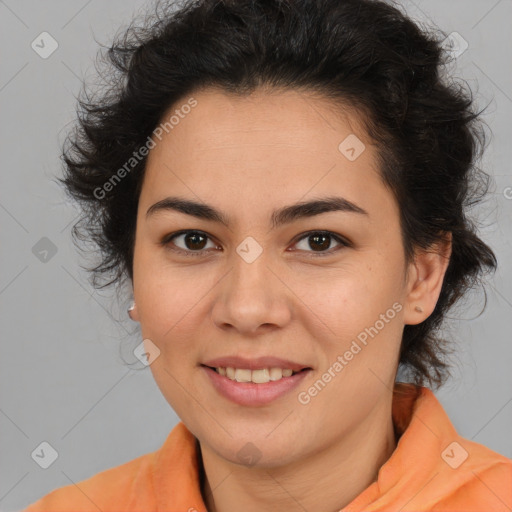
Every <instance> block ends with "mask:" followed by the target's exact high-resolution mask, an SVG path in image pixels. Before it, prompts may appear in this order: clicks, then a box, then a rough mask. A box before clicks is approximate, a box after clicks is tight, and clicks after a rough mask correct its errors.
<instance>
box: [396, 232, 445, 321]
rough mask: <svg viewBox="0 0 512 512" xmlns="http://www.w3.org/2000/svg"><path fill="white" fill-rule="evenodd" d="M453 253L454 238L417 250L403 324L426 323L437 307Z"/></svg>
mask: <svg viewBox="0 0 512 512" xmlns="http://www.w3.org/2000/svg"><path fill="white" fill-rule="evenodd" d="M451 253H452V234H451V233H446V234H445V235H443V238H442V239H440V240H439V241H438V242H436V243H434V244H433V245H432V246H431V247H429V248H428V249H418V250H417V251H416V253H415V255H414V260H413V261H412V262H411V263H410V264H409V268H408V275H407V297H406V300H405V313H404V323H405V324H406V325H416V324H419V323H421V322H423V321H424V320H426V319H427V318H428V317H429V316H430V315H431V314H432V312H433V311H434V308H435V307H436V304H437V300H438V298H439V294H440V293H441V288H442V286H443V280H444V276H445V274H446V269H447V268H448V263H449V262H450V256H451Z"/></svg>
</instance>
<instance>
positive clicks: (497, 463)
mask: <svg viewBox="0 0 512 512" xmlns="http://www.w3.org/2000/svg"><path fill="white" fill-rule="evenodd" d="M393 423H394V426H395V431H396V433H397V435H399V436H400V439H399V441H398V444H397V447H396V449H395V451H394V452H393V453H392V455H391V457H390V458H389V459H388V460H387V461H386V463H385V464H383V465H382V467H381V468H380V470H379V473H378V476H377V480H376V481H375V482H373V483H372V484H371V485H370V486H369V487H367V488H366V489H365V490H364V491H363V492H362V493H361V494H360V495H359V496H357V497H356V498H355V499H354V500H353V501H352V502H351V503H350V504H348V505H347V506H345V507H344V508H343V509H342V511H343V512H360V511H365V512H366V511H368V512H370V511H389V512H391V511H392V512H397V511H398V510H400V511H401V512H421V511H426V510H431V511H441V510H443V511H458V512H463V511H464V512H471V511H473V512H477V511H478V512H482V511H485V512H494V511H508V512H510V511H511V510H512V460H511V459H508V458H506V457H504V456H502V455H500V454H499V453H496V452H494V451H492V450H490V449H489V448H487V447H485V446H483V445H481V444H478V443H475V442H472V441H469V440H467V439H464V438H462V437H460V436H459V435H458V434H457V432H456V431H455V429H454V427H453V425H452V424H451V422H450V420H449V418H448V416H447V415H446V413H445V411H444V409H443V407H442V406H441V404H440V403H439V401H438V400H437V398H436V397H435V396H434V394H433V393H432V391H430V390H429V389H428V388H425V387H416V386H414V385H412V384H404V383H397V384H396V385H395V389H394V396H393ZM98 510H102V511H103V512H121V511H123V512H127V511H137V512H149V511H159V512H164V511H165V512H205V511H206V507H205V504H204V501H203V498H202V496H201V490H200V479H199V461H198V448H197V445H196V438H195V437H194V436H193V435H192V434H191V433H190V432H189V430H188V429H187V428H186V427H185V425H184V424H183V423H182V422H180V423H178V424H177V425H176V426H175V427H174V428H173V430H172V431H171V432H170V434H169V436H168V437H167V439H166V441H165V442H164V444H163V445H162V447H161V448H160V449H158V450H157V451H155V452H152V453H148V454H146V455H142V456H140V457H138V458H136V459H134V460H132V461H130V462H127V463H125V464H122V465H120V466H117V467H114V468H111V469H107V470H105V471H102V472H100V473H98V474H96V475H94V476H92V477H90V478H88V479H86V480H82V481H81V482H78V483H77V484H76V485H68V486H66V487H61V488H59V489H56V490H54V491H52V492H50V493H49V494H47V495H46V496H44V497H43V498H41V499H40V500H38V501H37V502H35V503H33V504H32V505H30V506H29V507H28V508H26V509H25V510H24V511H23V512H43V511H44V512H70V511H73V512H86V511H87V512H97V511H98Z"/></svg>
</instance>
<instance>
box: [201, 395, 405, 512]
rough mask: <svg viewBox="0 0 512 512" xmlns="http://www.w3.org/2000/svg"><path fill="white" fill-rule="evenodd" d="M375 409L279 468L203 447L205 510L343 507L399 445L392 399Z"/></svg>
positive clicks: (326, 510)
mask: <svg viewBox="0 0 512 512" xmlns="http://www.w3.org/2000/svg"><path fill="white" fill-rule="evenodd" d="M377 412H378V414H375V415H373V416H371V417H368V418H367V420H366V421H365V422H364V423H362V424H360V425H359V426H358V428H357V430H353V431H352V432H350V433H349V434H348V435H344V436H342V437H341V438H340V439H338V440H337V441H336V443H335V444H331V445H329V447H328V448H327V449H325V450H323V451H321V452H317V453H315V454H313V455H311V456H309V457H307V458H303V459H301V460H299V461H296V462H293V463H290V464H287V465H282V466H277V467H276V466H274V467H271V468H260V467H256V466H255V467H244V466H240V465H239V464H234V463H232V462H230V461H227V460H225V459H223V458H220V457H219V456H218V455H217V454H216V453H215V452H213V451H212V450H210V449H209V448H208V447H207V446H201V459H202V470H203V471H204V474H203V475H202V476H203V484H202V494H203V499H204V502H205V505H206V507H207V510H208V511H209V512H231V511H233V510H245V511H246V512H253V511H254V512H256V511H261V510H265V511H268V512H274V511H275V512H277V511H281V510H283V509H284V508H286V509H291V510H315V511H316V512H333V511H338V510H340V509H341V508H343V507H345V506H346V505H348V504H349V503H350V502H351V501H352V500H353V499H354V498H356V497H357V496H358V495H359V494H360V493H361V492H362V491H364V490H365V489H366V488H367V487H368V486H369V485H370V484H371V483H373V482H374V481H375V480H376V479H377V474H378V471H379V469H380V467H381V466H382V465H383V464H384V463H385V462H386V461H387V459H388V458H389V457H390V455H391V454H392V453H393V451H394V450H395V448H396V440H395V433H394V428H393V422H392V419H391V403H389V404H387V406H386V407H383V408H382V411H377Z"/></svg>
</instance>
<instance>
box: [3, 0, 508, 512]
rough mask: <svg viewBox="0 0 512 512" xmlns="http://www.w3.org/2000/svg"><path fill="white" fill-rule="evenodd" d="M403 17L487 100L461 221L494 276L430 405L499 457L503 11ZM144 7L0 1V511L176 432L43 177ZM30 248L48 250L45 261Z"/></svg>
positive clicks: (126, 325)
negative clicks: (112, 50) (105, 60)
mask: <svg viewBox="0 0 512 512" xmlns="http://www.w3.org/2000/svg"><path fill="white" fill-rule="evenodd" d="M402 5H403V6H404V8H405V9H406V11H407V12H408V14H409V15H410V16H412V17H413V18H414V19H415V20H419V21H421V22H425V23H429V24H430V23H434V24H436V25H438V26H439V27H441V28H442V29H443V30H444V32H445V33H446V34H449V33H451V32H454V31H456V32H458V33H459V34H461V35H462V36H463V38H464V39H465V40H466V41H467V42H468V43H469V48H468V49H467V51H466V52H464V53H463V54H462V55H461V56H460V57H458V58H457V60H456V62H455V64H454V65H453V66H454V67H453V71H452V72H453V73H454V74H455V75H456V76H459V77H462V78H464V79H466V80H467V81H468V83H469V85H470V86H471V87H472V89H473V91H474V93H475V97H476V98H477V101H478V104H479V105H480V106H484V105H487V104H488V103H490V106H489V108H488V110H487V113H486V114H485V116H484V119H485V121H486V122H487V124H488V125H489V127H490V128H491V130H492V132H493V134H494V135H493V138H492V141H491V144H490V146H489V148H488V150H487V154H486V157H485V160H484V166H485V168H486V169H487V170H488V171H489V172H490V173H491V174H493V175H494V177H495V185H494V189H493V190H492V193H491V195H490V197H489V200H488V201H487V203H485V204H484V205H483V206H482V207H479V208H478V210H477V211H476V212H475V214H477V216H478V218H479V219H480V223H481V234H482V236H483V238H484V239H485V240H486V241H487V242H488V243H489V244H490V245H491V246H492V247H493V248H494V249H495V251H496V254H497V256H498V259H499V263H500V268H499V270H498V272H497V274H496V275H495V277H493V278H492V279H490V280H489V284H488V286H487V290H488V307H487V309H486V311H485V312H484V314H482V315H481V316H480V317H478V318H476V317H477V315H478V313H479V311H480V305H479V304H480V303H481V300H482V294H481V293H477V294H474V295H473V296H472V297H470V299H469V300H468V301H467V303H466V304H465V309H464V310H462V311H459V312H456V311H455V312H454V313H453V315H452V316H453V317H454V321H453V322H452V324H451V327H450V329H449V330H447V333H448V334H449V335H450V336H452V337H453V338H455V339H456V340H457V341H456V347H457V348H458V353H457V356H456V359H455V362H456V367H455V369H454V378H453V379H452V380H451V381H449V382H448V384H447V385H445V386H444V387H443V388H442V389H441V390H440V391H439V392H438V393H437V396H438V397H439V399H440V400H441V402H442V404H443V405H444V406H445V408H446V410H447V412H448V414H449V416H450V417H451V419H452V421H453V423H454V424H455V427H456V428H457V429H458V430H459V432H460V433H461V434H462V435H463V436H464V437H466V438H469V439H472V440H474V441H476V442H479V443H482V444H485V445H487V446H489V447H490V448H492V449H494V450H496V451H498V452H500V453H503V454H504V455H506V456H508V457H512V436H510V431H511V425H512V404H511V401H512V385H511V384H512V376H511V372H510V368H512V345H511V343H510V327H511V321H510V318H511V316H512V286H511V280H512V276H511V268H510V263H509V262H510V261H511V260H512V254H511V253H512V250H511V243H510V241H511V239H512V233H511V230H512V223H511V222H510V219H511V209H512V199H511V196H512V189H508V188H507V187H512V176H511V173H510V166H509V162H510V161H511V157H512V144H511V143H510V133H511V132H510V130H511V113H512V73H511V69H512V67H511V65H510V52H511V49H512V36H511V31H510V26H509V24H510V20H511V19H512V1H511V0H500V1H496V0H473V1H469V0H458V1H454V0H450V1H449V2H447V1H446V0H428V1H427V0H423V1H420V0H416V1H415V2H412V1H410V0H405V1H403V2H402ZM143 8H144V3H143V2H141V1H137V0H130V1H126V0H123V1H122V0H115V1H109V2H100V1H99V0H89V1H83V0H73V1H70V0H66V1H64V0H60V1H57V0H49V1H45V2H34V1H31V2H29V1H18V2H15V1H14V0H5V1H0V39H1V52H2V53H1V56H2V57H1V69H0V112H1V128H0V129H1V132H0V144H1V147H0V152H1V163H2V172H1V175H0V176H1V187H0V222H1V228H2V232H1V236H2V242H1V244H0V254H1V256H0V258H1V260H0V269H1V274H0V314H1V326H2V339H1V343H2V345H1V350H2V357H1V358H0V366H1V372H0V379H1V386H0V393H1V394H0V405H1V408H0V429H1V436H0V451H1V466H0V510H3V511H10V510H19V509H21V508H23V507H25V506H26V505H28V504H29V503H31V502H33V501H35V500H36V499H38V498H39V497H41V496H42V495H44V494H46V493H48V492H49V491H51V490H52V489H54V488H56V487H61V486H64V485H68V484H71V483H73V482H78V481H80V480H83V479H85V478H88V477H90V476H91V475H93V474H95V473H97V472H99V471H102V470H104V469H107V468H110V467H113V466H117V465H119V464H122V463H124V462H127V461H129V460H131V459H133V458H135V457H138V456H139V455H142V454H144V453H148V452H150V451H153V450H156V449H158V448H159V447H160V446H161V444H162V443H163V441H164V440H165V438H166V436H167V435H168V433H169V431H170V430H171V428H172V427H173V426H174V425H175V424H176V422H177V421H178V419H177V417H176V415H175V414H174V412H173V411H172V410H171V409H170V407H169V406H168V404H167V402H166V401H165V400H164V398H163V397H162V396H161V393H160V391H159V389H158V388H157V386H156V384H155V383H154V381H153V378H152V376H151V373H150V370H149V368H143V366H142V364H140V363H138V361H137V360H136V359H135V358H134V356H133V354H130V351H131V349H132V348H133V347H135V346H136V345H137V344H138V343H139V342H140V340H139V337H138V333H137V331H136V328H135V327H134V325H133V324H131V323H130V321H126V319H125V307H126V304H125V302H121V303H118V302H116V300H114V298H113V294H112V292H110V293H106V292H103V293H101V294H100V293H98V292H97V291H94V290H93V289H92V287H91V286H90V284H89V283H88V281H87V276H86V274H85V273H84V272H83V270H81V268H80V262H83V260H81V259H80V258H79V255H78V254H77V252H76V250H75V248H74V246H73V245H72V241H71V236H70V229H71V225H72V222H73V220H74V219H75V217H76V215H77V211H76V210H75V209H74V207H73V205H71V204H70V203H69V202H68V201H67V200H66V199H65V197H64V195H63V192H62V190H61V189H60V188H59V186H58V185H57V184H56V183H55V182H54V181H52V180H53V179H54V178H55V176H57V175H59V172H60V161H59V151H60V144H61V143H62V140H63V138H64V135H65V133H66V130H67V129H68V128H69V126H70V122H71V121H72V120H73V118H74V108H75V99H74V97H75V95H76V94H77V93H78V91H79V88H80V85H81V78H82V77H83V76H84V75H85V74H87V75H89V74H90V73H92V72H94V69H93V67H92V66H93V61H94V58H95V55H96V51H97V49H98V46H97V43H96V41H95V39H96V40H98V41H99V42H102V43H105V44H108V42H109V41H110V39H111V37H112V35H113V34H114V32H115V31H116V30H117V29H118V28H119V27H120V26H123V25H126V24H127V23H128V22H129V21H130V19H131V17H132V15H133V14H134V13H136V12H139V11H140V10H141V9H143ZM43 31H46V32H49V33H50V34H51V35H52V37H53V38H55V40H56V41H57V42H58V45H59V46H58V48H57V50H56V51H55V52H54V53H53V54H52V55H51V56H49V57H48V58H47V59H43V58H41V57H40V56H39V55H38V54H37V53H36V52H35V51H34V50H33V49H32V48H31V43H32V41H33V40H35V39H36V37H37V36H38V35H39V34H40V33H41V32H43ZM48 47H49V46H48V45H46V48H48ZM507 191H508V192H509V194H508V199H507V197H506V196H507ZM43 237H47V238H48V239H49V240H51V242H52V244H53V245H54V246H55V248H54V250H55V249H56V253H55V254H52V252H51V250H50V252H49V253H48V254H47V255H46V261H41V258H43V259H44V253H41V252H40V251H41V247H42V248H43V249H44V248H45V247H46V248H48V246H49V243H48V242H47V241H45V240H43V241H40V240H41V238H43ZM36 244H39V245H36ZM34 246H36V249H33V248H34ZM38 251H39V252H38ZM34 252H35V253H36V254H34ZM38 256H39V257H38ZM113 320H114V321H113ZM118 320H122V321H120V322H119V321H118ZM130 333H131V336H130ZM121 345H122V346H124V350H123V354H124V357H125V361H127V362H131V363H133V362H137V364H130V365H128V364H125V363H123V358H122V357H121V355H120V352H119V347H120V346H121ZM136 369H140V371H139V370H137V371H135V370H136ZM43 441H47V442H49V443H50V444H51V445H52V446H53V447H54V448H55V449H56V450H57V452H58V458H57V460H56V461H55V462H54V463H53V464H52V465H51V466H50V467H49V468H48V469H42V468H41V467H39V465H37V464H36V462H35V461H34V460H33V459H32V457H31V453H32V452H33V451H34V449H35V448H36V447H38V446H39V445H40V443H41V442H43Z"/></svg>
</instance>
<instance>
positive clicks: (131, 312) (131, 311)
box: [128, 302, 139, 322]
mask: <svg viewBox="0 0 512 512" xmlns="http://www.w3.org/2000/svg"><path fill="white" fill-rule="evenodd" d="M128 316H129V317H130V319H131V320H133V321H134V322H138V321H139V313H138V311H137V305H136V304H135V302H133V303H132V305H131V306H130V307H129V308H128Z"/></svg>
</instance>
